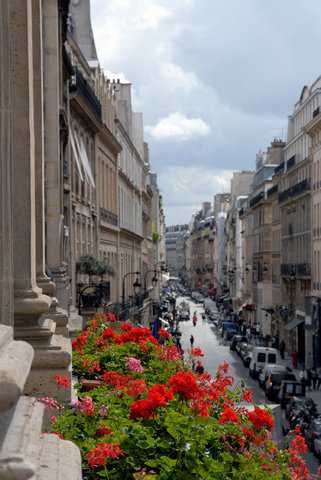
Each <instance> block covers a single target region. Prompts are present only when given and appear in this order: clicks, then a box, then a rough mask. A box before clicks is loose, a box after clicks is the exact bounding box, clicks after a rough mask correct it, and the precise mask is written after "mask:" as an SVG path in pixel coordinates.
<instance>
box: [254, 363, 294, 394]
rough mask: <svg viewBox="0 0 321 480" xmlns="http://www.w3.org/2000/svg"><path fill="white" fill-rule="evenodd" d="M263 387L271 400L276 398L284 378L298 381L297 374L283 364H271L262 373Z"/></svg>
mask: <svg viewBox="0 0 321 480" xmlns="http://www.w3.org/2000/svg"><path fill="white" fill-rule="evenodd" d="M263 375H264V378H263V384H262V387H263V389H264V390H265V394H266V396H267V398H268V399H269V400H276V399H277V397H278V393H279V390H280V388H281V383H282V381H283V380H291V381H296V376H295V374H294V373H293V372H291V371H289V370H288V369H287V368H286V367H284V366H283V365H277V364H276V365H269V366H267V367H265V369H264V370H263V372H262V373H261V374H260V377H261V380H262V377H263Z"/></svg>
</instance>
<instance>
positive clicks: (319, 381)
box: [316, 367, 321, 390]
mask: <svg viewBox="0 0 321 480" xmlns="http://www.w3.org/2000/svg"><path fill="white" fill-rule="evenodd" d="M317 373H318V377H317V387H316V388H317V390H319V388H320V387H321V367H319V368H318V370H317Z"/></svg>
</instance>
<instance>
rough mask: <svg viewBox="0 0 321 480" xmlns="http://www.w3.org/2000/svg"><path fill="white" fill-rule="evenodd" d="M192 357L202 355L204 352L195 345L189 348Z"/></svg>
mask: <svg viewBox="0 0 321 480" xmlns="http://www.w3.org/2000/svg"><path fill="white" fill-rule="evenodd" d="M191 355H192V357H204V352H203V350H202V349H201V348H199V347H195V348H192V350H191Z"/></svg>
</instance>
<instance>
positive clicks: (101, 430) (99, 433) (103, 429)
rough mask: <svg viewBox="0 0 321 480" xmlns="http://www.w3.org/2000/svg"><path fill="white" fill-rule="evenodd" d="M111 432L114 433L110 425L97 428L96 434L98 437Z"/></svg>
mask: <svg viewBox="0 0 321 480" xmlns="http://www.w3.org/2000/svg"><path fill="white" fill-rule="evenodd" d="M111 433H113V431H112V429H111V428H109V427H105V426H102V427H99V428H98V429H97V430H96V436H97V437H103V436H104V435H110V434H111Z"/></svg>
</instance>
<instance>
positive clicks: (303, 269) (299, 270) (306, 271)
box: [281, 263, 311, 278]
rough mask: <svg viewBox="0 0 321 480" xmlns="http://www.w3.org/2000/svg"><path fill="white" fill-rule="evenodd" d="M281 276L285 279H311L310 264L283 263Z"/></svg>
mask: <svg viewBox="0 0 321 480" xmlns="http://www.w3.org/2000/svg"><path fill="white" fill-rule="evenodd" d="M281 275H282V276H283V277H293V278H295V277H310V276H311V265H310V263H282V264H281Z"/></svg>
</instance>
